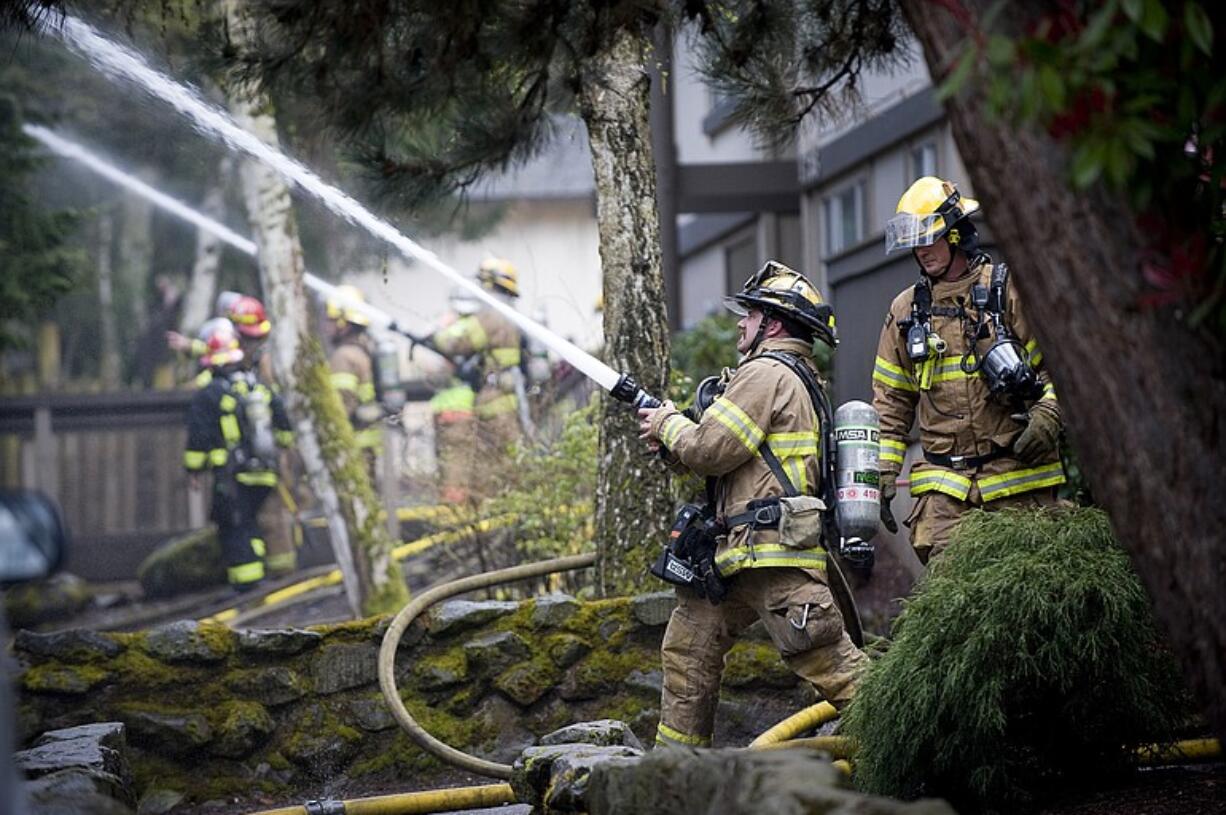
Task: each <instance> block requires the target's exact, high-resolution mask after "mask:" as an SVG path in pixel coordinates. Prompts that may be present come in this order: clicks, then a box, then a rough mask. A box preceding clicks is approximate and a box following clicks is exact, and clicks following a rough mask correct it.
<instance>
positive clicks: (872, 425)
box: [834, 401, 881, 541]
mask: <svg viewBox="0 0 1226 815" xmlns="http://www.w3.org/2000/svg"><path fill="white" fill-rule="evenodd" d="M880 427H881V422H880V420H879V418H878V416H877V411H875V410H873V407H872V405H869V404H866V403H864V402H859V401H851V402H845V403H843V404H842V405H839V408H838V410H836V411H835V412H834V438H835V487H836V495H837V499H838V503H837V506H836V512H835V519H836V520H837V522H838V526H839V533H840V534H841V535H842V536H843V538H844V539H847V540H850V539H852V538H858V539H859V540H861V541H868V540H870V539H871V538H872V537H873V536H874V535H876V534H877V524H878V523H879V522H880V519H881V489H880V483H881V482H880V477H881V476H880V472H881V471H880V469H879V465H878V459H877V456H878V448H879V446H880V434H881V431H880Z"/></svg>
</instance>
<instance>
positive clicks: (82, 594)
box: [4, 572, 91, 628]
mask: <svg viewBox="0 0 1226 815" xmlns="http://www.w3.org/2000/svg"><path fill="white" fill-rule="evenodd" d="M90 596H91V595H90V590H89V584H88V583H86V582H85V581H84V580H82V579H81V578H79V577H77V576H76V575H74V574H69V573H68V572H60V573H59V574H56V575H53V576H51V577H49V578H47V579H46V580H37V581H34V582H32V583H23V584H21V585H18V586H13V587H12V588H10V589H7V590H5V592H4V608H5V611H6V613H7V615H8V621H9V625H11V626H12V627H13V628H25V627H28V626H32V625H37V624H38V623H42V622H47V621H48V620H59V619H63V618H65V617H71V616H72V615H74V614H76V613H77V612H79V611H81V610H82V609H83V608H85V607H86V606H87V605H89V601H90Z"/></svg>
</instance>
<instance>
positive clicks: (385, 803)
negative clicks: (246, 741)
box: [252, 784, 515, 815]
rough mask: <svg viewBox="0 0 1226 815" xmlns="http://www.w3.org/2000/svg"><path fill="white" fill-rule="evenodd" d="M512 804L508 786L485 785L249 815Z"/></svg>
mask: <svg viewBox="0 0 1226 815" xmlns="http://www.w3.org/2000/svg"><path fill="white" fill-rule="evenodd" d="M513 803H515V793H514V792H513V791H512V790H511V785H510V784H485V785H483V786H477V787H452V788H450V789H441V790H423V791H421V792H401V793H397V794H395V795H377V796H375V797H373V798H353V799H350V800H348V801H312V802H310V804H309V805H307V804H297V805H295V806H289V807H279V808H277V809H265V810H261V811H259V812H254V813H252V815H426V813H430V812H454V811H455V810H457V809H484V808H485V807H496V806H501V805H502V804H513Z"/></svg>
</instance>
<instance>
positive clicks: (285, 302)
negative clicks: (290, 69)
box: [223, 0, 408, 614]
mask: <svg viewBox="0 0 1226 815" xmlns="http://www.w3.org/2000/svg"><path fill="white" fill-rule="evenodd" d="M223 5H224V8H225V13H226V20H227V23H228V25H229V30H230V38H231V40H232V42H234V44H235V45H236V46H237V47H238V48H239V49H242V48H243V47H244V46H245V45H246V44H247V43H249V42H251V41H252V40H253V39H254V38H253V37H252V36H251V32H250V31H249V28H248V26H249V25H250V22H249V18H247V17H246V15H244V14H242V13H240V12H239V10H238V4H237V2H236V0H225V2H224V4H223ZM228 96H229V99H230V110H231V112H232V113H233V114H234V118H235V120H236V121H237V122H238V124H239V125H240V126H242V127H243V128H244V129H246V130H247V131H249V132H251V133H254V134H255V135H257V136H258V137H260V138H261V139H262V140H263V141H265V142H266V143H268V144H271V145H273V146H277V144H278V137H277V129H276V121H275V119H274V118H273V116H272V114H271V113H269V112H268V111H270V109H271V104H270V102H269V100H268V99H267V98H266V97H265V96H264V95H263V94H262V93H261V92H260V91H259V90H258V88H257V87H255V86H254V85H251V84H246V83H236V84H234V85H233V86H231V87H230V88H229V89H228ZM239 174H240V178H241V181H242V188H243V197H244V199H245V201H246V204H247V214H248V218H249V220H250V222H251V228H252V233H253V236H254V238H255V241H256V244H257V246H258V247H259V262H260V280H261V283H262V285H263V289H264V295H265V299H266V300H267V305H268V307H269V310H270V314H269V319H270V320H271V321H272V324H273V331H272V337H271V346H272V347H271V349H270V350H271V352H272V354H273V371H274V372H275V374H276V376H277V380H278V382H279V383H280V384H281V390H282V393H283V395H284V397H285V400H286V408H287V409H288V410H289V413H290V417H291V419H292V420H293V423H294V434H295V439H296V441H297V444H298V450H299V452H300V453H301V455H302V459H303V463H304V465H305V468H306V471H307V477H308V479H309V480H310V483H311V487H312V489H313V490H314V492H315V495H316V496H317V497H318V499H319V502H320V505H321V506H322V507H323V510H324V513H325V515H326V517H327V520H328V531H329V533H330V536H331V539H332V548H333V551H334V552H335V554H336V562H337V563H338V564H339V565H340V567H341V573H342V575H343V576H344V585H345V593H346V596H347V598H348V600H349V606H350V608H351V609H352V610H353V612H354V613H355V614H359V613H361V614H378V613H383V612H390V611H398V610H399V609H400V607H401V606H403V605H404V604H405V603H406V602H407V601H408V590H407V588H406V587H405V584H404V578H403V577H402V575H401V572H400V566H399V564H398V563H397V562H396V560H395V559H394V558H393V557H392V548H393V541H392V539H391V537H390V536H389V535H388V533H387V528H386V526H385V524H384V512H383V508H382V506H381V505H380V503H379V500H378V496H377V495H376V494H375V490H374V488H373V486H372V485H371V483H370V478H369V476H368V475H367V472H366V465H365V459H364V458H363V456H362V454H361V451H360V450H359V449H358V446H357V443H356V441H355V439H354V434H353V428H352V427H351V426H350V424H349V420H348V417H347V416H346V415H345V409H344V407H343V405H342V403H341V400H340V397H339V396H338V395H337V393H336V389H335V388H333V387H332V381H331V374H330V371H329V370H328V365H327V361H326V360H325V359H324V355H323V349H322V348H321V347H320V345H319V342H318V340H316V339H315V337H314V335H313V333H312V330H311V319H310V311H309V310H308V308H307V301H306V294H305V291H304V289H303V284H302V278H303V273H304V271H305V270H304V268H303V262H302V248H301V245H300V244H299V241H298V231H297V225H296V222H295V220H294V213H293V203H292V201H291V200H290V195H289V189H288V188H287V187H286V186H285V183H284V182H283V181H282V180H281V178H280V177H279V176H278V175H277V174H276V173H275V172H274V171H273V170H272V169H271V168H269V167H267V166H265V165H263V164H261V163H259V162H257V161H254V160H251V159H247V160H244V161H243V162H242V163H241V165H240V173H239Z"/></svg>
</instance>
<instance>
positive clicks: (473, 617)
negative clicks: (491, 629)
mask: <svg viewBox="0 0 1226 815" xmlns="http://www.w3.org/2000/svg"><path fill="white" fill-rule="evenodd" d="M518 608H519V603H514V602H511V601H509V600H508V601H499V600H485V601H482V602H473V601H471V600H449V601H448V602H446V603H443V604H442V605H440V606H436V607H435V608H434V609H433V611H432V613H431V615H430V624H429V630H430V634H431V635H432V636H435V637H439V636H445V635H451V634H454V633H455V632H457V631H463V630H465V629H469V628H476V627H477V626H479V625H483V624H485V623H488V622H489V621H490V620H496V619H498V618H499V617H505V616H506V615H508V614H510V613H512V612H513V611H516V610H517V609H518Z"/></svg>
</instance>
